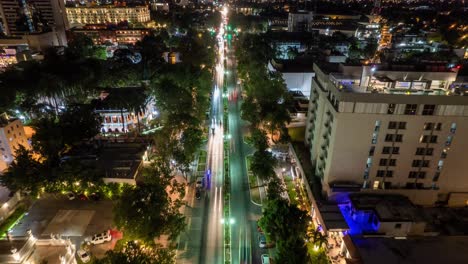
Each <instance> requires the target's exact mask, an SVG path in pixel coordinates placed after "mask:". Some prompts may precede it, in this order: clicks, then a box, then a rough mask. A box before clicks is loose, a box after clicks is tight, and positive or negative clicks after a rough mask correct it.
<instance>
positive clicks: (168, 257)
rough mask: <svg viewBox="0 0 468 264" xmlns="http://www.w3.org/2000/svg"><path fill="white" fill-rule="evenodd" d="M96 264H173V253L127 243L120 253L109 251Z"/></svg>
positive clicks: (165, 249) (164, 249)
mask: <svg viewBox="0 0 468 264" xmlns="http://www.w3.org/2000/svg"><path fill="white" fill-rule="evenodd" d="M94 263H96V264H136V263H138V264H174V263H175V252H174V251H173V250H171V249H168V248H161V247H156V248H152V247H147V246H143V245H140V244H138V243H136V242H134V241H129V242H127V244H126V245H125V246H124V248H123V249H122V250H121V251H113V250H109V251H107V252H106V256H105V257H104V258H102V259H97V260H95V261H94Z"/></svg>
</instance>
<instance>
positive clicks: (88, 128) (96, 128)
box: [59, 104, 102, 145]
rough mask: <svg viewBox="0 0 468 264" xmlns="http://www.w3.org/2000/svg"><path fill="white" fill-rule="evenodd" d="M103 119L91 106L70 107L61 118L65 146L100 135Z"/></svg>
mask: <svg viewBox="0 0 468 264" xmlns="http://www.w3.org/2000/svg"><path fill="white" fill-rule="evenodd" d="M101 124H102V119H101V117H100V116H99V114H97V113H95V112H94V109H93V107H92V106H91V105H89V104H82V105H70V106H68V107H67V108H66V110H65V111H64V112H63V113H61V114H60V116H59V126H60V127H61V128H62V133H63V134H64V135H66V137H64V143H65V144H70V145H71V144H74V143H77V142H79V141H81V140H85V139H90V138H93V137H94V136H96V135H97V134H99V132H100V130H101Z"/></svg>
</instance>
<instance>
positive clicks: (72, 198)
mask: <svg viewBox="0 0 468 264" xmlns="http://www.w3.org/2000/svg"><path fill="white" fill-rule="evenodd" d="M67 198H68V200H70V201H71V200H75V198H76V196H75V194H74V193H72V192H68V193H67Z"/></svg>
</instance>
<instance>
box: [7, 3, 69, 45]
mask: <svg viewBox="0 0 468 264" xmlns="http://www.w3.org/2000/svg"><path fill="white" fill-rule="evenodd" d="M0 22H1V30H2V31H3V33H4V34H5V35H8V36H18V35H27V34H32V33H34V34H38V33H43V32H54V34H56V38H57V39H58V41H59V43H60V45H66V43H67V42H66V36H65V30H67V29H68V21H67V17H66V15H65V2H64V1H59V0H24V1H15V0H1V1H0Z"/></svg>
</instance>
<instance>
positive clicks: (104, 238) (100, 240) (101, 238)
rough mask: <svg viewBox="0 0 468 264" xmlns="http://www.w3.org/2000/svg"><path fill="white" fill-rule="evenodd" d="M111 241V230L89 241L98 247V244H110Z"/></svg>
mask: <svg viewBox="0 0 468 264" xmlns="http://www.w3.org/2000/svg"><path fill="white" fill-rule="evenodd" d="M111 240H112V236H111V234H110V230H107V231H105V232H102V233H100V234H96V235H94V236H92V237H91V238H89V239H88V242H89V243H91V244H93V245H97V244H102V243H105V242H109V241H111Z"/></svg>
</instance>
